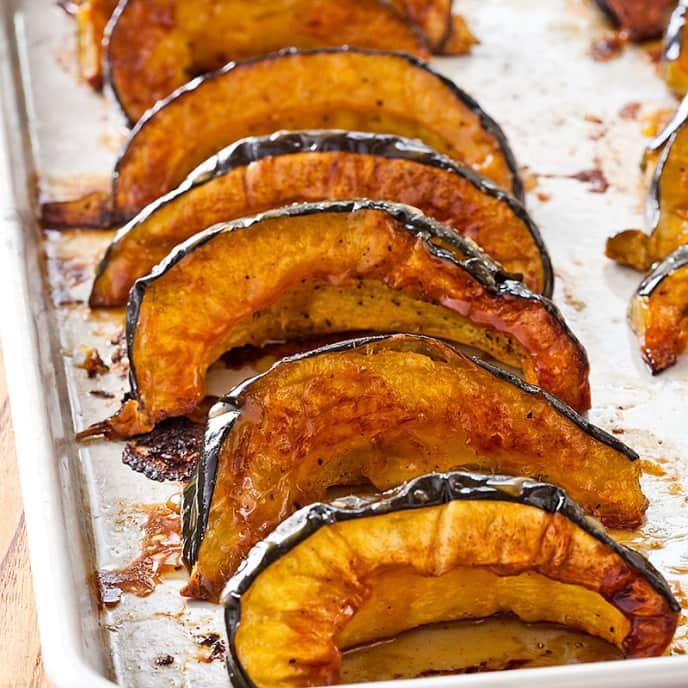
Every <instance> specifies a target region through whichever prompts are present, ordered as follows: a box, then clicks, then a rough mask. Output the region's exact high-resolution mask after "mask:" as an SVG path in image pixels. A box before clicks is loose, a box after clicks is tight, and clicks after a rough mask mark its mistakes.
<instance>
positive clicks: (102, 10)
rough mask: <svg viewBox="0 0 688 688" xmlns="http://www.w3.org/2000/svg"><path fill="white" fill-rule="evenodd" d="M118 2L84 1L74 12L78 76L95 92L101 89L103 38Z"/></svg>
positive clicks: (103, 0)
mask: <svg viewBox="0 0 688 688" xmlns="http://www.w3.org/2000/svg"><path fill="white" fill-rule="evenodd" d="M117 1H118V0H84V2H80V3H79V4H78V5H77V7H76V10H75V12H74V15H75V19H76V35H77V58H78V61H79V75H80V76H81V78H82V79H84V80H85V81H86V82H88V83H89V84H90V85H91V86H92V87H93V88H95V89H96V90H100V89H101V88H102V87H103V69H102V64H103V36H104V34H105V27H106V26H107V23H108V21H109V20H110V17H111V16H112V13H113V12H114V11H115V8H116V7H117Z"/></svg>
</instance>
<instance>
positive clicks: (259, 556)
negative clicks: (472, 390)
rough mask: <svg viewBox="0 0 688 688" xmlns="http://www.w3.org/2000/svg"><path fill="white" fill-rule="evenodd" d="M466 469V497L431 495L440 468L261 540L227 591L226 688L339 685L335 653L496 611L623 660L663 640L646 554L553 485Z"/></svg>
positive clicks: (320, 510) (658, 586)
mask: <svg viewBox="0 0 688 688" xmlns="http://www.w3.org/2000/svg"><path fill="white" fill-rule="evenodd" d="M450 475H452V476H454V479H455V480H456V481H457V482H458V483H459V484H460V485H464V484H465V483H466V482H467V481H466V478H465V477H463V478H461V479H458V480H457V478H456V476H462V475H463V476H465V474H450ZM471 478H472V480H473V483H472V485H475V486H476V487H475V489H472V488H471V487H463V495H462V496H461V497H459V496H458V494H457V492H458V490H456V491H452V492H451V495H450V496H449V497H444V498H443V499H441V500H440V499H437V493H436V492H435V490H436V489H438V488H439V487H440V486H441V487H444V488H445V490H447V489H449V490H451V488H447V481H448V480H449V479H450V478H448V477H447V476H446V475H445V476H443V475H442V474H440V475H434V476H426V477H425V478H421V479H418V480H416V481H413V482H412V483H411V485H409V486H407V487H405V488H401V489H400V490H398V491H396V492H395V493H390V494H393V495H394V494H396V495H397V498H396V500H395V498H394V497H391V498H390V497H387V498H386V499H385V496H384V495H383V496H382V497H381V498H378V500H371V501H370V502H368V503H367V506H366V503H365V502H364V501H363V500H354V499H350V500H344V501H343V503H341V504H335V505H334V506H329V505H324V504H318V505H313V506H312V507H307V508H305V509H303V510H302V511H301V512H299V513H297V514H295V515H294V516H292V517H291V518H290V519H288V520H287V521H286V522H285V523H284V524H283V525H282V526H281V527H280V528H279V529H278V530H277V531H276V532H275V533H273V535H271V536H270V537H268V538H267V539H266V540H265V541H264V543H263V544H261V545H258V546H257V547H256V548H255V549H254V550H253V551H252V553H251V554H250V555H249V559H248V560H247V564H246V565H245V566H244V567H243V568H242V569H241V570H240V571H239V572H238V573H237V575H236V576H235V577H234V578H233V579H232V580H231V581H230V582H229V584H228V585H227V588H226V589H225V591H224V593H223V603H224V604H225V605H226V606H227V612H226V621H227V628H228V635H229V638H230V658H229V660H228V665H229V669H230V676H231V679H232V681H233V685H236V686H239V687H241V688H247V687H249V686H251V687H253V686H255V687H257V688H269V687H271V686H294V687H297V686H308V685H331V684H336V683H337V681H338V676H339V668H340V664H341V651H342V649H345V648H348V647H351V646H356V645H358V644H362V643H365V642H371V641H374V640H384V639H387V638H392V637H394V636H395V635H397V634H398V633H400V632H402V631H404V630H407V629H409V628H413V627H416V626H420V625H424V624H428V623H433V622H438V621H449V620H453V619H466V618H484V617H486V616H491V615H493V614H497V613H501V612H505V611H506V612H513V613H514V614H516V615H517V616H518V617H520V618H521V619H522V620H524V621H550V622H555V623H562V624H566V625H568V626H571V627H573V628H577V629H580V630H583V631H585V632H587V633H590V634H592V635H595V636H598V637H601V638H604V639H605V640H607V641H609V642H611V643H613V644H615V645H616V646H617V647H618V648H619V649H620V650H621V651H622V652H623V653H624V654H625V655H626V656H628V657H646V656H653V655H659V654H661V653H662V652H663V651H664V650H665V649H666V647H667V646H668V644H669V642H670V641H671V638H672V636H673V633H674V631H675V627H676V623H677V619H678V609H679V607H678V604H677V603H676V600H675V599H674V598H673V597H672V595H671V593H670V592H669V589H668V586H667V585H666V582H665V581H664V580H663V579H662V578H661V576H660V575H659V574H658V573H657V572H656V571H655V570H654V569H652V567H651V566H650V565H649V563H648V562H647V561H646V560H644V559H643V558H642V557H640V556H639V555H638V554H636V553H634V552H632V551H630V550H627V549H625V548H623V547H621V546H619V545H617V544H616V543H614V542H613V541H611V540H610V539H609V538H608V537H607V536H606V535H605V534H604V532H603V531H602V530H600V529H597V528H596V527H595V526H593V525H591V524H589V523H586V522H585V520H584V518H583V517H582V513H581V512H580V511H579V510H577V509H576V508H575V506H573V505H572V504H571V502H570V501H568V499H567V498H566V496H565V495H564V494H563V493H561V491H557V490H556V488H552V486H546V485H543V484H541V483H530V484H528V483H526V485H527V487H525V489H524V487H523V485H521V486H520V487H519V486H518V485H516V484H511V485H508V483H503V485H504V489H503V491H502V490H500V489H499V487H498V486H497V488H496V489H495V491H494V492H490V491H489V488H487V489H486V487H485V486H486V485H489V484H490V481H489V479H485V478H482V479H481V480H480V479H479V478H478V476H471ZM495 483H496V484H497V485H499V478H497V479H496V480H494V481H493V482H492V484H495ZM477 485H482V487H483V492H482V494H480V493H479V490H478V488H477ZM535 485H537V486H539V487H537V488H536V487H534V486H535ZM411 490H415V491H416V493H418V494H417V496H416V497H415V498H414V495H413V493H412V492H411ZM529 490H530V494H531V495H535V494H536V491H538V490H539V496H538V498H537V499H528V498H527V497H526V498H524V493H525V492H528V491H529ZM402 495H403V498H404V499H403V502H402ZM545 495H547V497H548V498H549V499H548V501H547V506H545V505H544V503H543V502H541V501H539V497H543V496H545ZM555 495H558V496H559V497H560V499H561V502H560V503H559V505H556V502H555V501H554V499H553V497H554V496H555ZM433 498H434V499H433ZM423 500H426V502H429V505H427V506H423ZM550 500H551V501H550ZM390 501H391V502H392V505H390V504H389V502H390ZM404 502H405V503H404ZM437 502H439V503H437ZM562 502H563V503H562ZM564 505H565V506H564Z"/></svg>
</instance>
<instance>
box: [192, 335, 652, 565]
mask: <svg viewBox="0 0 688 688" xmlns="http://www.w3.org/2000/svg"><path fill="white" fill-rule="evenodd" d="M397 340H401V341H404V340H412V341H417V342H420V343H424V344H426V348H427V355H431V354H432V347H433V346H436V345H437V344H438V343H439V342H438V340H437V339H435V338H433V337H427V336H424V335H413V334H402V335H395V334H388V335H378V336H373V337H361V338H357V339H351V340H348V341H342V342H338V343H336V344H330V345H327V346H324V347H320V348H318V349H315V350H313V351H310V352H307V353H304V354H297V355H295V356H289V357H287V358H285V359H283V360H282V361H281V362H278V363H276V364H275V365H274V366H273V367H272V368H271V369H270V370H272V369H274V368H276V367H279V366H280V365H281V364H282V363H290V362H293V361H298V360H302V359H305V358H310V357H313V356H319V355H321V354H328V353H333V352H338V351H351V350H354V349H360V348H362V347H366V346H370V345H378V344H379V345H381V346H393V345H394V343H395V342H396V341H397ZM444 346H448V347H449V348H452V349H453V348H454V347H453V346H452V345H451V343H448V342H442V347H444ZM469 358H470V359H471V360H472V361H473V362H474V363H475V364H477V365H478V366H480V367H481V368H483V369H484V370H486V371H487V372H489V373H491V374H492V375H494V376H495V377H497V378H499V379H500V380H503V381H504V382H507V383H509V384H512V385H514V386H515V387H517V388H518V389H519V390H521V391H523V392H526V393H527V394H532V395H534V396H541V397H543V398H544V399H545V400H546V401H547V402H548V403H549V404H550V405H551V406H553V407H554V409H555V410H556V411H558V412H559V413H560V414H561V415H562V416H564V417H565V418H566V419H568V420H570V421H571V422H572V423H574V424H575V425H576V426H577V427H578V428H580V429H581V430H582V431H583V432H584V433H586V434H588V435H590V436H591V437H592V438H593V439H595V440H597V441H598V442H601V443H603V444H606V445H607V446H609V447H611V448H612V449H614V450H616V451H618V452H620V453H622V454H624V455H625V456H627V457H628V459H629V460H630V461H635V460H637V459H638V458H639V457H638V455H637V454H636V453H635V452H634V451H633V450H632V449H631V448H630V447H628V446H627V445H625V444H624V443H623V442H621V441H619V440H618V439H617V438H616V437H614V436H613V435H610V434H608V433H607V432H605V431H604V430H602V429H601V428H598V427H597V426H595V425H592V424H591V423H589V422H588V421H587V420H585V418H583V417H582V416H580V415H579V414H578V413H576V412H575V411H574V410H573V409H572V408H571V407H570V406H567V405H566V404H564V403H563V402H562V401H560V400H559V399H557V398H556V397H555V396H553V395H552V394H550V393H549V392H546V391H545V390H543V389H540V388H539V387H536V386H535V385H531V384H529V383H527V382H524V381H523V380H522V379H521V378H519V377H516V376H515V375H512V374H511V373H508V372H506V371H504V370H502V369H501V368H498V367H495V366H493V365H490V364H489V363H486V362H485V361H482V360H481V359H479V358H477V357H475V356H469ZM270 370H268V371H267V372H265V373H262V374H260V375H256V376H255V377H253V378H250V379H248V380H245V381H244V382H242V383H241V384H239V385H238V386H237V387H235V388H234V389H233V390H232V391H231V392H230V393H229V394H227V395H226V396H225V397H223V398H222V399H220V400H219V401H218V402H217V403H216V404H215V405H214V406H213V407H212V409H211V411H210V415H209V418H208V427H207V430H206V436H205V442H204V448H203V451H202V453H201V458H200V459H199V461H198V464H197V466H196V469H195V470H194V473H193V475H192V477H191V480H190V481H189V483H188V484H187V486H186V487H185V489H184V497H183V506H182V543H183V554H184V561H185V563H186V565H187V566H188V568H189V569H191V567H192V566H193V565H194V564H195V563H196V561H197V558H198V552H199V549H200V547H201V543H202V541H203V537H204V536H205V531H206V528H207V525H208V515H209V513H210V504H211V501H212V497H213V491H214V489H215V482H216V478H217V459H218V456H219V453H220V450H221V449H222V445H223V443H224V441H225V439H226V438H227V436H228V435H229V433H230V432H231V430H232V427H233V426H234V423H235V422H236V420H237V419H238V418H239V416H240V415H241V406H242V402H241V396H242V394H243V393H244V391H245V390H246V388H247V387H250V386H251V385H253V384H254V383H255V382H256V381H258V380H260V379H261V378H263V377H265V376H266V375H269V374H270Z"/></svg>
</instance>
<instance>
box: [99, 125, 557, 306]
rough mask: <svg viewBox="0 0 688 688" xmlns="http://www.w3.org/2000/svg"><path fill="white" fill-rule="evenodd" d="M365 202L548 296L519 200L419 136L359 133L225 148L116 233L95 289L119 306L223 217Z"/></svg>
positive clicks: (546, 268)
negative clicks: (425, 226)
mask: <svg viewBox="0 0 688 688" xmlns="http://www.w3.org/2000/svg"><path fill="white" fill-rule="evenodd" d="M348 198H371V199H379V200H388V201H397V202H400V203H407V204H408V205H412V206H415V207H416V208H418V209H419V210H421V211H422V212H423V213H425V214H426V215H428V216H430V217H433V218H435V219H437V220H439V221H440V222H442V223H444V224H445V225H447V226H448V227H451V228H452V229H454V230H455V231H457V232H458V233H460V234H463V235H464V236H468V237H470V238H471V239H473V240H475V241H476V242H477V243H478V244H479V245H480V246H481V247H482V248H483V249H484V250H485V251H486V252H487V253H488V254H489V255H490V256H492V257H493V258H494V259H495V260H496V261H497V262H498V263H501V265H502V266H503V267H504V268H505V269H506V270H507V271H508V272H510V273H513V274H522V275H523V276H524V282H525V284H526V285H527V286H528V287H529V288H530V289H531V290H532V291H534V292H538V293H544V295H545V296H550V295H551V293H552V284H553V275H552V266H551V263H550V260H549V256H548V255H547V250H546V248H545V246H544V243H543V241H542V238H541V236H540V233H539V231H538V229H537V227H536V226H535V225H534V224H533V222H532V220H531V219H530V217H529V216H528V213H527V212H526V211H525V209H524V208H523V207H522V206H521V204H520V203H519V202H518V201H516V200H514V199H513V198H512V197H511V196H509V195H507V194H506V193H504V192H503V191H501V190H500V189H498V188H497V187H496V186H495V185H494V184H493V183H491V182H490V181H489V180H487V179H485V178H484V177H480V176H478V175H476V174H475V173H474V172H472V171H471V170H469V169H468V168H466V167H463V166H462V165H459V164H457V163H454V162H452V161H451V160H450V159H449V158H446V157H445V156H442V155H439V154H438V153H435V152H434V151H433V150H432V149H430V148H428V147H427V146H424V145H423V144H421V143H420V142H417V141H412V140H410V139H404V138H400V137H397V136H389V135H383V134H369V133H365V132H343V131H314V132H281V133H277V134H273V135H271V136H262V137H251V138H248V139H244V140H242V141H239V142H237V143H236V144H233V145H232V146H229V147H228V148H226V149H225V150H223V151H222V152H221V153H218V154H217V155H216V156H213V157H212V158H211V159H210V160H208V161H206V162H205V163H203V164H202V165H201V166H200V167H199V168H198V169H196V170H195V171H194V172H193V173H192V174H191V175H190V176H189V177H187V179H186V180H185V181H184V183H183V184H182V185H181V186H180V187H179V188H178V189H176V190H175V191H172V192H170V193H169V194H167V195H166V196H164V197H163V198H161V199H159V200H157V201H155V202H154V203H152V204H151V205H149V206H148V207H146V208H144V210H142V211H141V213H139V214H138V215H137V216H136V217H135V218H134V219H133V220H131V222H129V223H128V224H127V225H125V226H124V227H123V228H122V229H121V230H120V231H119V232H118V234H117V236H116V237H115V239H114V240H113V242H112V244H110V247H109V248H108V250H107V252H106V254H105V257H104V258H103V260H102V262H101V264H100V267H99V268H98V273H97V276H96V279H95V282H94V285H93V290H92V292H91V299H90V304H91V306H92V307H94V308H95V307H103V306H105V307H109V306H120V305H123V304H124V303H126V300H127V296H128V294H129V289H131V286H132V285H133V283H134V282H135V281H136V279H138V278H139V277H143V276H144V275H146V274H147V273H148V272H150V270H151V269H152V268H153V267H154V266H155V265H156V264H157V263H159V262H160V261H161V260H162V259H163V258H164V257H165V256H166V255H167V254H168V253H169V252H170V251H171V250H172V249H173V248H174V247H175V246H176V245H177V244H179V243H181V242H182V241H184V240H185V239H188V238H189V237H190V236H192V235H193V234H195V233H196V232H198V231H200V230H202V229H205V228H206V227H209V226H210V225H213V224H215V223H216V222H221V221H225V220H232V219H235V218H238V217H243V216H246V215H251V214H253V213H257V212H261V211H265V210H269V209H270V208H278V207H280V206H283V205H288V204H289V203H294V202H299V201H319V200H327V199H333V200H336V199H348Z"/></svg>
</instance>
